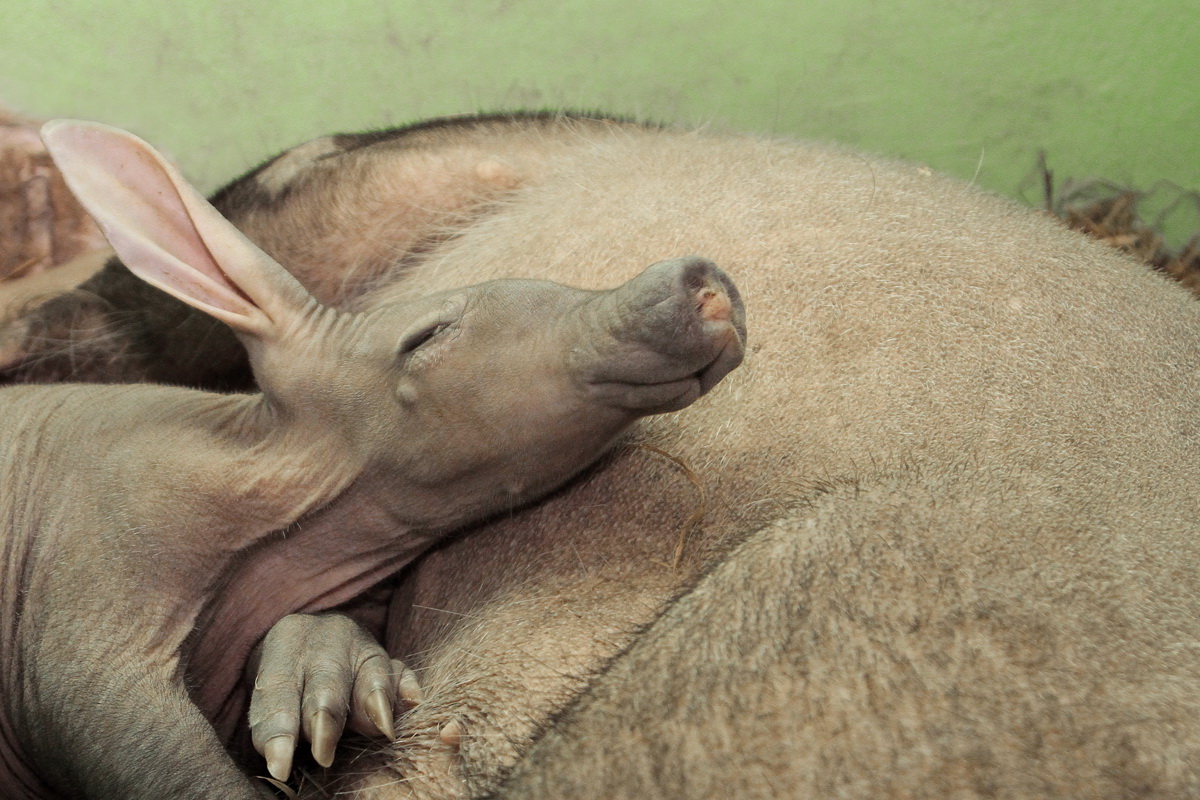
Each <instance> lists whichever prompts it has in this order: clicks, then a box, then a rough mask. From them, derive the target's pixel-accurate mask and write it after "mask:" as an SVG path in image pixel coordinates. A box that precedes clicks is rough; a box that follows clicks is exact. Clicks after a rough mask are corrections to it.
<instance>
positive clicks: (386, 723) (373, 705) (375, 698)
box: [366, 689, 396, 741]
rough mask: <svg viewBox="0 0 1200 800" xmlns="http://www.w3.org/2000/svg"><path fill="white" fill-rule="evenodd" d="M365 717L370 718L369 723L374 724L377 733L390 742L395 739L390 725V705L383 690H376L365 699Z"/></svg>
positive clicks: (394, 733) (392, 727) (393, 728)
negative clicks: (377, 730)
mask: <svg viewBox="0 0 1200 800" xmlns="http://www.w3.org/2000/svg"><path fill="white" fill-rule="evenodd" d="M366 711H367V716H369V717H370V718H371V722H373V723H375V727H376V728H378V729H379V732H380V733H382V734H383V735H384V736H386V737H387V738H388V740H389V741H392V740H394V739H395V738H396V729H395V727H394V726H393V725H392V703H391V701H390V700H388V694H387V691H386V690H384V689H376V690H375V691H373V692H371V694H370V696H369V697H367V702H366Z"/></svg>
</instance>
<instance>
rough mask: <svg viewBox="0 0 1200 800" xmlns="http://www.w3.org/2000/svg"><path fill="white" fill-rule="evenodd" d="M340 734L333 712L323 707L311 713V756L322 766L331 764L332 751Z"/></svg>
mask: <svg viewBox="0 0 1200 800" xmlns="http://www.w3.org/2000/svg"><path fill="white" fill-rule="evenodd" d="M341 734H342V732H341V730H340V728H339V726H338V724H337V720H335V719H334V718H333V714H330V713H329V711H328V710H326V709H324V708H322V709H318V710H317V713H316V714H314V715H313V721H312V729H311V735H310V738H311V739H312V754H313V758H315V759H316V760H317V763H318V764H320V765H321V766H322V767H328V766H330V765H332V764H333V753H334V750H335V749H336V748H337V742H338V738H339V737H340V736H341Z"/></svg>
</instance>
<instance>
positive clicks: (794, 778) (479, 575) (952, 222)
mask: <svg viewBox="0 0 1200 800" xmlns="http://www.w3.org/2000/svg"><path fill="white" fill-rule="evenodd" d="M506 125H507V126H508V127H507V128H506ZM448 130H449V132H448V133H447V129H446V128H443V127H437V128H434V129H433V130H432V132H431V133H429V135H426V133H423V132H417V133H416V134H407V135H406V136H405V137H402V138H400V139H398V140H397V141H396V142H395V143H393V144H391V145H385V144H379V145H364V146H362V148H361V151H359V150H350V149H348V150H347V155H348V156H349V157H350V158H349V160H348V161H347V162H345V164H343V165H342V166H348V167H350V168H347V169H339V168H335V165H334V164H333V163H332V162H333V161H334V160H335V159H323V160H318V161H314V162H312V163H311V165H310V166H311V168H312V169H311V170H308V169H301V170H299V171H298V172H296V173H295V174H294V176H293V177H292V179H291V180H290V181H289V182H288V185H289V186H291V189H292V191H291V193H290V194H289V195H287V199H286V200H285V201H284V202H283V203H282V204H280V205H276V206H269V207H266V208H257V209H256V208H251V209H250V210H249V211H247V212H245V213H244V214H242V216H243V217H244V218H245V219H247V220H248V221H249V223H248V224H247V226H246V227H247V229H248V230H250V231H251V235H252V236H254V238H256V239H258V240H261V241H263V242H264V246H265V247H266V249H268V251H272V252H276V250H278V252H276V254H277V255H280V257H282V258H284V259H285V261H287V260H294V261H295V266H294V267H293V268H294V269H295V270H296V271H297V272H298V273H300V274H301V277H302V279H304V280H305V282H306V283H307V284H308V285H310V286H312V285H314V282H321V281H326V282H329V283H328V285H329V286H330V287H331V288H330V291H331V292H332V293H333V294H332V295H327V296H337V297H341V298H342V300H343V302H346V303H347V304H352V305H357V306H362V307H370V306H372V305H375V304H377V303H379V302H381V301H382V300H383V299H385V298H386V297H388V296H391V297H403V296H423V295H425V294H427V293H428V292H431V291H434V290H437V289H441V288H445V287H450V286H459V285H466V284H472V283H475V282H477V281H479V280H483V279H486V278H491V277H498V276H503V275H511V276H522V275H529V276H536V277H546V278H553V279H556V280H561V281H564V282H568V283H575V284H580V285H591V286H612V285H616V284H618V283H619V282H621V281H623V280H625V279H627V278H628V277H629V276H631V275H632V274H633V273H634V272H636V271H637V270H638V269H640V268H641V266H643V265H644V264H645V263H649V262H650V261H654V260H657V259H660V258H665V257H669V256H671V255H677V254H682V253H691V252H699V253H702V254H704V255H707V256H709V257H712V258H714V260H716V261H717V262H718V263H720V264H721V266H722V267H724V268H725V269H726V270H727V271H728V272H729V273H730V274H731V275H732V276H733V277H734V278H735V279H736V280H737V281H738V284H739V287H740V288H741V290H742V293H743V296H744V298H745V300H746V305H747V309H748V316H749V326H750V339H749V341H750V348H749V352H748V358H747V360H746V363H745V364H744V365H743V366H742V367H741V368H740V369H739V370H738V371H737V372H736V373H734V374H733V375H732V376H731V377H730V378H729V379H727V380H726V381H725V382H723V383H722V384H721V385H720V386H719V387H717V388H716V389H715V390H714V391H713V392H711V393H710V394H709V395H708V396H706V397H705V398H703V399H702V400H701V401H700V402H698V403H697V404H696V405H695V406H693V407H692V408H691V409H689V411H688V412H687V413H686V415H677V416H668V417H665V418H659V419H656V420H654V421H651V422H648V423H646V424H644V425H643V426H642V427H641V429H640V430H639V431H638V433H637V434H636V438H637V439H638V440H640V441H644V442H646V443H649V444H652V445H654V446H656V447H660V448H662V449H664V450H666V451H667V452H669V453H671V454H673V455H675V456H677V457H678V458H680V459H681V460H682V461H683V463H685V464H687V465H688V466H689V467H690V468H691V469H692V470H693V471H694V473H695V474H696V475H698V476H699V477H700V479H701V480H702V481H703V482H704V487H705V492H704V494H705V497H706V500H705V506H706V507H707V509H708V513H707V515H706V517H705V520H704V522H703V524H702V525H701V526H700V528H699V529H698V530H696V531H694V532H692V534H691V536H690V537H689V538H688V540H687V545H686V547H685V549H684V552H683V557H682V559H681V561H680V563H679V564H678V566H676V565H675V564H674V563H673V558H674V553H675V551H676V548H677V546H678V543H679V541H680V539H681V535H682V533H683V532H684V531H685V530H686V528H687V526H688V523H689V518H690V517H691V515H692V514H693V512H694V511H695V509H696V508H697V505H698V503H699V502H700V500H699V495H698V493H697V491H696V487H695V486H694V485H693V484H692V482H691V480H690V479H689V478H688V476H687V474H685V472H684V471H683V470H682V469H680V468H679V467H678V466H676V465H675V464H673V463H671V462H670V461H667V460H665V459H663V458H661V457H658V456H656V455H655V454H653V453H652V452H649V451H647V450H644V449H637V448H628V449H623V450H621V451H620V452H617V453H615V454H614V455H613V456H612V457H611V458H609V459H607V460H606V461H605V462H604V463H603V464H602V465H601V466H600V467H599V468H597V469H595V470H593V471H592V472H591V473H589V474H588V475H587V476H585V477H584V478H583V479H581V480H578V481H576V482H575V483H574V484H573V485H572V486H571V487H570V488H569V489H567V490H565V491H563V492H560V493H559V494H558V495H556V496H555V497H553V498H551V499H549V500H548V501H546V502H544V503H543V504H541V505H539V506H538V507H536V508H533V509H528V510H526V511H523V512H521V513H518V514H514V515H508V516H505V517H503V518H502V519H499V520H497V521H495V522H493V523H491V524H489V525H487V526H485V527H484V528H482V529H480V530H476V531H473V532H471V534H470V535H469V536H464V537H462V538H459V539H458V540H456V541H454V542H452V543H450V544H449V545H447V546H445V547H442V548H441V549H439V550H437V551H436V552H434V553H432V554H430V555H429V556H428V557H426V558H425V559H424V560H423V561H422V562H421V563H420V564H419V565H418V566H417V568H416V569H415V570H413V571H411V573H409V574H407V575H405V576H404V579H403V581H402V582H401V583H400V587H399V589H398V591H397V594H396V599H395V602H394V604H393V608H392V616H391V620H390V631H389V637H388V639H389V646H390V649H391V651H392V653H393V654H394V655H396V656H400V657H403V658H405V659H406V660H407V661H408V662H409V663H410V664H411V665H412V666H414V667H416V668H417V669H418V670H419V671H420V673H421V676H422V679H423V680H424V682H425V686H426V690H427V693H428V694H429V700H428V701H427V702H426V703H425V704H424V705H422V706H420V707H418V709H417V710H416V711H414V712H413V713H412V714H411V715H409V716H407V717H405V718H403V719H402V720H401V721H400V724H399V726H398V729H399V734H400V741H399V743H398V744H397V746H396V748H395V749H394V750H393V751H391V752H388V753H383V754H369V753H368V754H363V755H360V756H358V757H356V758H353V759H347V758H346V756H344V755H343V756H340V757H339V759H340V760H339V764H340V765H341V767H342V773H343V775H344V777H345V778H346V779H347V781H348V787H349V788H353V787H354V786H357V787H358V788H360V789H361V792H360V796H362V797H369V798H372V800H387V799H388V798H393V799H394V798H403V797H424V798H433V797H438V798H447V797H463V796H473V795H475V796H477V795H480V794H483V793H486V792H488V791H491V790H494V789H497V787H500V785H501V783H502V782H503V780H504V779H505V778H506V777H507V776H508V775H509V773H510V772H511V771H512V770H513V768H514V766H517V773H516V774H515V775H513V776H512V783H511V784H510V785H509V786H508V787H507V789H500V791H501V792H502V794H503V795H504V796H513V797H522V798H537V797H576V796H578V797H671V798H677V797H708V796H711V797H728V796H734V797H755V796H767V797H781V796H782V797H847V798H876V797H938V798H940V797H963V798H968V797H1012V798H1027V797H1046V798H1058V797H1089V798H1090V797H1131V796H1145V797H1162V798H1178V797H1188V796H1200V778H1198V776H1197V766H1196V765H1197V764H1200V724H1198V723H1197V722H1196V720H1197V719H1198V718H1200V717H1198V715H1197V713H1196V712H1197V710H1198V709H1197V706H1198V705H1200V681H1198V678H1200V675H1198V669H1197V667H1196V663H1197V646H1198V644H1200V623H1198V622H1197V619H1198V617H1200V614H1198V613H1197V612H1200V607H1198V605H1200V579H1198V578H1197V572H1196V563H1197V559H1196V556H1197V555H1198V554H1197V552H1196V549H1197V547H1198V545H1197V544H1196V532H1197V531H1196V527H1197V525H1196V520H1197V518H1198V517H1197V511H1198V510H1200V509H1198V508H1197V506H1198V505H1200V498H1198V497H1197V493H1196V492H1195V491H1194V490H1193V489H1192V483H1193V482H1194V480H1195V476H1196V475H1197V474H1198V473H1200V448H1198V446H1197V445H1198V443H1197V435H1198V431H1197V427H1196V425H1195V424H1194V423H1193V422H1192V421H1191V420H1193V419H1194V417H1195V408H1196V405H1197V401H1198V400H1200V396H1198V392H1197V389H1198V388H1200V387H1197V377H1196V370H1197V368H1198V367H1200V309H1198V308H1197V306H1196V305H1195V303H1194V301H1192V300H1191V299H1190V298H1189V297H1188V296H1187V294H1186V293H1185V292H1184V291H1183V290H1182V289H1180V288H1179V287H1177V286H1174V285H1171V284H1169V283H1168V282H1167V281H1165V280H1164V279H1162V278H1161V277H1160V276H1158V275H1154V274H1152V273H1150V272H1149V271H1147V270H1146V269H1144V268H1143V267H1141V266H1140V265H1137V264H1135V263H1134V262H1132V261H1131V260H1129V259H1127V258H1125V257H1123V256H1120V255H1118V254H1115V253H1113V252H1110V251H1109V250H1107V249H1106V248H1104V247H1102V246H1100V245H1097V244H1095V243H1092V242H1088V241H1086V240H1085V239H1084V238H1083V237H1081V236H1078V235H1077V234H1073V233H1071V232H1068V231H1066V230H1065V229H1063V228H1062V227H1061V226H1060V225H1058V224H1057V223H1055V222H1053V221H1051V220H1049V219H1046V218H1045V217H1043V216H1041V215H1040V214H1037V213H1035V212H1031V211H1028V210H1023V209H1020V208H1018V207H1016V206H1015V205H1014V204H1012V203H1010V202H1008V201H1004V200H1001V199H997V198H994V197H990V196H987V195H985V194H983V193H981V192H979V191H977V190H974V189H972V188H970V187H968V186H965V185H964V184H961V183H959V182H956V181H951V180H947V179H945V178H941V177H938V176H934V175H931V174H929V172H928V170H923V169H917V168H914V167H910V166H907V165H903V164H894V163H890V162H886V161H882V160H879V159H874V158H870V157H864V156H861V155H858V154H855V153H852V152H847V151H842V150H838V149H836V148H829V147H820V146H813V145H805V144H792V143H787V142H771V141H763V140H758V139H753V138H746V137H727V136H720V135H710V134H701V133H680V132H669V131H657V130H646V131H641V130H638V129H636V128H633V127H630V126H620V125H614V124H608V123H587V124H584V123H576V122H573V121H565V122H562V121H560V122H554V123H552V124H547V123H545V122H544V121H539V122H537V123H536V124H533V123H530V122H528V121H525V122H524V123H522V122H520V121H517V122H516V123H515V124H514V123H512V122H509V123H504V124H498V125H491V124H490V123H489V124H476V123H471V124H468V125H466V126H465V127H464V128H463V129H461V130H459V129H456V128H454V127H450V128H449V129H448ZM406 143H407V144H415V145H416V146H415V147H412V148H409V147H407V146H406ZM385 151H386V152H385ZM450 151H453V152H455V153H457V154H458V155H459V156H460V157H459V158H446V154H447V153H448V152H450ZM339 158H342V157H339ZM492 163H500V164H504V165H506V166H507V167H508V168H511V169H512V170H514V174H515V175H516V176H517V179H516V180H515V181H513V182H511V184H510V183H504V182H494V181H493V179H494V178H495V177H496V176H497V175H499V176H500V177H503V175H502V174H500V173H498V172H496V171H495V170H493V169H492V168H491V167H490V166H487V165H489V164H492ZM353 164H360V165H362V166H361V169H360V168H359V167H353V166H352V165H353ZM327 167H328V169H326V168H327ZM323 170H324V171H323ZM447 177H449V178H452V180H446V178H447ZM489 181H493V182H489ZM423 187H424V188H423ZM447 196H449V197H450V198H451V202H443V201H445V200H446V198H447ZM412 198H421V199H420V202H415V203H414V202H411V200H412ZM464 209H468V211H466V212H465V213H464V211H463V210H464ZM223 210H224V207H223ZM427 211H429V212H431V213H426V212H427ZM235 216H236V215H235ZM282 253H289V254H291V257H292V258H291V259H289V257H288V256H286V255H281V254H282ZM392 262H395V272H394V275H393V276H392V279H391V280H392V283H391V285H390V286H387V287H385V288H383V289H381V290H380V291H379V292H378V293H376V294H375V295H374V296H368V297H366V298H362V299H358V300H356V299H355V297H356V295H357V294H358V293H359V292H361V291H362V289H363V287H365V286H370V285H371V283H372V282H373V281H375V280H376V279H377V277H378V272H379V271H380V270H381V269H383V268H385V267H386V265H387V264H389V263H392ZM347 273H350V274H352V275H353V276H357V277H352V279H351V281H350V282H349V283H344V281H345V280H346V279H345V277H344V276H345V275H346V274H347ZM363 276H367V277H366V278H364V277H363ZM343 287H344V288H343ZM573 698H574V699H573ZM564 709H565V710H564ZM448 725H450V726H451V731H452V732H454V730H455V728H457V729H458V730H459V731H460V733H458V734H457V736H456V737H451V738H456V739H457V747H454V746H452V745H451V744H448V743H447V742H446V741H444V738H443V737H442V732H443V731H445V730H446V728H447V726H448ZM535 740H538V743H537V744H536V745H534V744H533V743H534V741H535ZM531 747H532V750H531ZM343 788H347V786H346V785H343Z"/></svg>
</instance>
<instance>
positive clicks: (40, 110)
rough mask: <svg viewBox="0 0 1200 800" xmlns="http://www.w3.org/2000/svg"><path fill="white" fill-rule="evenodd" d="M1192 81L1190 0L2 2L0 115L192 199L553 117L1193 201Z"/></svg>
mask: <svg viewBox="0 0 1200 800" xmlns="http://www.w3.org/2000/svg"><path fill="white" fill-rule="evenodd" d="M1198 79H1200V0H1144V1H1143V2H1129V0H992V1H991V2H988V1H987V0H894V1H893V2H885V1H884V0H740V2H736V3H735V2H719V1H718V0H438V1H436V2H435V1H434V0H258V1H257V2H253V1H252V2H246V0H209V2H200V1H199V0H170V1H169V2H165V1H164V0H120V1H119V2H118V1H116V0H111V1H106V0H0V102H2V103H7V104H9V105H11V106H15V107H17V108H18V109H20V110H23V111H26V112H29V113H33V114H37V115H69V116H77V117H90V118H97V119H102V120H105V121H108V122H112V123H114V124H118V125H122V126H126V127H129V128H131V129H133V130H135V131H137V132H139V133H141V134H142V135H144V136H146V137H147V138H149V139H151V140H153V141H155V142H156V143H158V144H160V145H161V146H163V147H165V148H167V149H168V150H170V151H171V152H173V153H174V154H175V155H176V156H177V157H178V158H179V160H180V161H181V162H182V163H183V164H184V167H185V169H186V170H187V171H188V172H189V174H190V175H191V176H192V177H193V178H194V179H195V180H197V181H198V182H199V183H201V184H202V185H203V186H205V187H206V188H210V187H213V186H215V185H216V184H217V183H219V182H221V181H222V180H224V179H226V178H228V177H232V176H233V175H234V174H235V173H237V172H238V171H240V170H242V169H243V168H245V167H247V166H249V165H250V164H252V163H254V162H256V161H258V160H260V159H261V158H262V157H264V156H265V155H267V154H269V153H271V152H273V151H276V150H279V149H282V148H284V147H286V146H289V145H291V144H294V143H297V142H299V141H302V140H304V139H305V138H308V137H312V136H315V135H319V134H321V133H327V132H330V131H334V130H353V129H359V128H365V127H373V126H382V125H389V124H397V123H402V122H405V121H409V120H413V119H415V118H419V117H424V116H429V115H436V114H449V113H458V112H464V111H473V110H481V109H484V110H488V109H491V110H494V109H500V108H512V107H530V106H535V107H542V106H563V105H565V106H570V107H577V108H589V109H590V108H598V109H604V110H609V111H614V112H621V113H627V114H632V115H636V116H645V117H652V118H658V119H663V120H669V121H682V122H689V123H695V122H711V123H713V124H715V125H717V126H720V127H726V128H737V129H743V130H751V131H761V132H769V133H780V134H788V135H797V136H803V137H809V138H820V139H832V140H838V141H842V142H847V143H851V144H855V145H859V146H861V147H863V148H866V149H869V150H873V151H877V152H882V153H887V154H893V155H898V156H903V157H906V158H909V159H913V160H916V161H920V162H923V163H926V164H928V165H930V166H932V167H934V168H936V169H940V170H944V171H947V172H950V173H953V174H956V175H959V176H962V177H964V178H968V179H970V178H972V177H974V178H975V180H976V182H977V183H979V184H981V185H983V186H986V187H990V188H993V189H996V190H998V191H1001V192H1005V193H1009V194H1016V193H1017V192H1018V189H1019V187H1020V186H1021V184H1022V180H1023V179H1024V178H1026V177H1027V176H1029V175H1030V173H1031V170H1032V169H1033V167H1034V164H1035V160H1036V153H1037V151H1038V149H1039V148H1044V149H1046V150H1047V151H1048V153H1049V155H1050V161H1051V165H1052V166H1053V167H1054V168H1055V171H1056V172H1057V173H1058V174H1060V175H1068V174H1070V175H1076V176H1086V175H1103V176H1105V177H1108V178H1112V179H1115V180H1118V181H1123V182H1128V183H1132V184H1135V185H1140V186H1149V185H1150V184H1152V183H1154V182H1155V181H1159V180H1166V181H1171V182H1174V183H1176V184H1179V185H1181V186H1183V187H1186V188H1188V189H1193V190H1195V189H1200V85H1198ZM1036 194H1037V190H1036V188H1034V189H1032V190H1031V191H1030V192H1029V195H1030V196H1031V197H1036Z"/></svg>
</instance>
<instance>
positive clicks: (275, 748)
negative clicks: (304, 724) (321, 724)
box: [263, 735, 296, 781]
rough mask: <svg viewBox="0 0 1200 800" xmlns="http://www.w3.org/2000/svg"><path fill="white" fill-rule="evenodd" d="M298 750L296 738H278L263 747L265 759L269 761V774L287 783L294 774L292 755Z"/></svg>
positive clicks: (270, 740) (268, 741)
mask: <svg viewBox="0 0 1200 800" xmlns="http://www.w3.org/2000/svg"><path fill="white" fill-rule="evenodd" d="M295 750H296V737H295V736H287V735H285V736H276V737H274V738H273V739H269V740H267V743H266V744H265V745H263V757H264V758H265V759H266V760H267V772H269V773H271V777H273V778H275V779H276V780H279V781H286V780H287V779H288V775H290V774H291V772H292V754H293V753H294V752H295Z"/></svg>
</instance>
